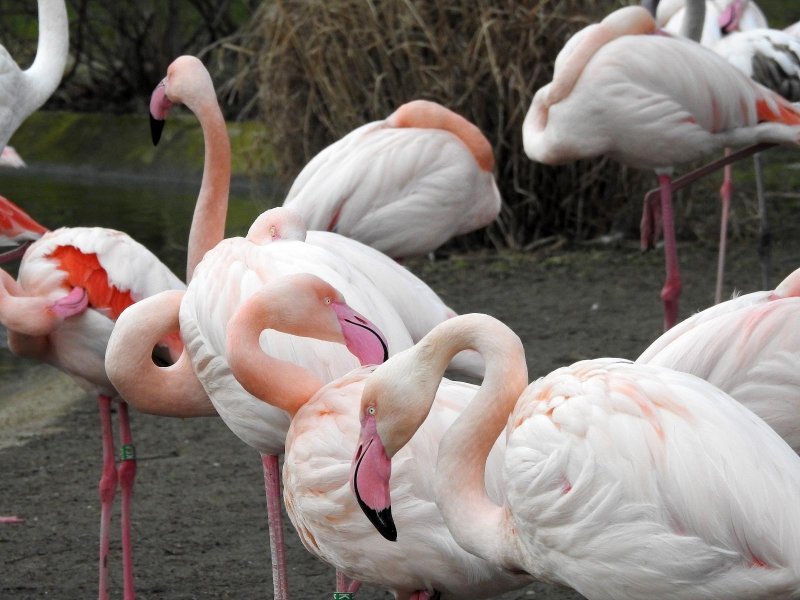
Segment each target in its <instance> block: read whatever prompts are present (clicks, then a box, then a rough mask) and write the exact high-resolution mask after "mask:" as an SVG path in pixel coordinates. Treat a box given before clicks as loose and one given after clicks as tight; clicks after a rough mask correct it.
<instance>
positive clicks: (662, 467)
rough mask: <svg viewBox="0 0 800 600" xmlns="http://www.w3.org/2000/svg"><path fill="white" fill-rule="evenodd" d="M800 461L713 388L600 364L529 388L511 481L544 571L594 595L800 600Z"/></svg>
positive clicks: (513, 444)
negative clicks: (792, 598) (799, 598)
mask: <svg viewBox="0 0 800 600" xmlns="http://www.w3.org/2000/svg"><path fill="white" fill-rule="evenodd" d="M798 460H799V459H798V457H797V455H796V454H795V453H794V452H793V451H792V450H791V449H790V448H789V447H788V446H787V445H786V444H785V443H784V442H783V440H781V439H780V437H778V436H777V435H776V434H775V432H774V431H772V430H771V429H770V428H769V427H768V426H767V425H766V424H765V423H764V422H763V421H761V420H760V419H758V418H757V417H756V416H755V415H754V414H753V413H752V412H750V411H749V410H747V409H746V408H744V407H743V406H741V405H740V404H738V403H737V402H735V401H733V400H732V399H731V398H730V397H729V396H727V395H726V394H725V393H723V392H721V391H719V390H717V389H716V388H714V387H713V386H712V385H710V384H708V383H707V382H705V381H703V380H701V379H699V378H697V377H694V376H691V375H687V374H685V373H680V372H677V371H674V370H672V369H665V368H661V367H655V366H651V365H636V364H631V363H628V362H627V361H621V360H615V359H600V360H595V361H583V362H579V363H576V364H575V365H572V366H571V367H565V368H562V369H558V370H556V371H554V372H553V373H551V374H550V375H548V376H546V377H544V378H542V379H540V380H538V381H537V382H534V383H533V384H531V386H529V388H528V389H527V390H526V392H525V393H524V394H523V396H522V397H521V398H520V400H519V402H518V404H517V407H516V409H515V410H514V412H513V413H512V415H511V416H510V418H509V434H508V445H507V449H506V454H505V477H506V481H507V495H508V504H509V510H510V511H511V513H512V519H513V523H514V527H515V528H517V530H518V531H519V535H518V538H519V543H520V544H521V545H524V547H525V549H526V551H527V555H528V557H529V563H528V564H529V568H530V569H532V570H531V571H530V572H531V573H533V574H534V575H535V574H536V572H537V569H539V568H542V567H543V568H544V570H545V572H551V573H555V574H557V577H558V578H559V579H560V580H561V581H562V582H566V583H568V584H569V585H571V586H573V587H575V589H577V590H578V591H579V592H582V593H584V594H585V595H587V596H589V597H609V598H611V597H614V598H634V597H644V596H645V595H652V596H654V597H671V598H701V597H703V598H710V597H719V596H725V597H730V598H740V597H771V595H777V596H781V597H789V595H790V594H791V593H792V592H793V591H794V592H796V589H797V582H798V578H800V572H798V565H800V546H798V544H797V543H796V540H797V539H800V538H798V537H797V536H798V535H800V503H798V500H800V468H798V466H799V464H800V463H798ZM776 492H777V493H776ZM609 572H615V573H617V574H619V576H615V577H609V576H608V574H609ZM754 590H758V591H757V592H754ZM759 594H760V595H759Z"/></svg>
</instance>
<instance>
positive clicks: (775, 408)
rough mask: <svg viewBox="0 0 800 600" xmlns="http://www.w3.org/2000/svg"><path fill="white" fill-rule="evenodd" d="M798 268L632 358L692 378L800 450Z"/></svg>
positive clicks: (672, 331) (683, 325) (704, 315)
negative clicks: (770, 287)
mask: <svg viewBox="0 0 800 600" xmlns="http://www.w3.org/2000/svg"><path fill="white" fill-rule="evenodd" d="M797 331H800V269H798V270H796V271H794V272H793V273H791V274H790V275H789V276H788V277H786V279H784V280H783V281H782V282H781V284H780V285H779V286H778V287H777V288H775V290H772V291H763V292H753V293H752V294H746V295H743V296H739V297H737V298H734V299H733V300H728V301H727V302H723V303H721V304H717V305H715V306H712V307H711V308H707V309H706V310H704V311H702V312H699V313H697V314H695V315H692V316H691V317H689V318H688V319H686V320H684V321H682V322H680V323H678V324H677V325H676V326H675V327H673V328H672V329H670V330H669V331H667V332H666V333H664V334H663V335H662V336H661V337H659V338H658V339H657V340H655V341H654V342H653V343H652V344H650V346H649V347H648V348H647V349H646V350H645V351H644V352H643V353H642V354H641V356H639V358H638V359H636V362H637V363H643V364H651V365H659V366H663V367H669V368H671V369H676V370H678V371H683V372H685V373H691V374H693V375H697V376H698V377H701V378H702V379H705V380H706V381H708V382H709V383H712V384H713V385H715V386H717V387H718V388H719V389H721V390H722V391H724V392H726V393H728V394H730V395H731V396H733V398H735V399H736V400H737V401H738V402H740V403H742V404H743V405H744V406H746V407H747V408H749V409H750V410H752V411H753V412H754V413H755V414H757V415H758V416H759V417H761V418H762V419H763V420H764V421H765V422H766V423H767V425H769V426H770V427H772V428H773V429H774V430H775V431H776V432H777V433H778V435H780V436H781V437H782V438H783V439H784V440H785V441H786V443H787V444H789V445H790V446H791V447H792V448H793V449H794V450H795V451H796V452H800V370H798V369H797V361H798V358H800V340H798V339H797V335H796V332H797Z"/></svg>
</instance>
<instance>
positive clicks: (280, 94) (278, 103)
mask: <svg viewBox="0 0 800 600" xmlns="http://www.w3.org/2000/svg"><path fill="white" fill-rule="evenodd" d="M617 5H618V3H617V2H614V1H613V0H595V1H590V0H527V1H523V0H504V1H503V2H497V1H492V0H450V1H448V2H432V1H428V2H412V1H410V0H337V1H336V2H329V1H326V0H287V1H275V2H264V3H263V4H262V5H261V6H260V8H259V9H258V11H257V12H256V14H255V15H254V18H253V20H252V22H251V26H250V30H249V32H248V38H247V39H248V40H249V47H250V48H251V49H252V51H253V61H254V62H253V63H252V65H251V66H250V67H249V69H248V70H247V71H245V72H247V73H248V76H247V77H244V78H243V79H244V80H247V81H250V80H251V79H252V76H253V74H254V73H257V78H258V90H259V91H258V99H259V106H260V108H261V112H262V116H263V118H264V119H265V120H266V123H267V127H268V135H269V136H270V145H271V146H272V147H273V148H275V150H276V151H275V158H276V160H277V161H278V165H277V167H278V170H279V172H280V173H282V174H283V175H284V176H286V177H293V176H294V175H296V174H297V173H298V172H299V171H300V169H301V168H302V167H303V165H305V163H306V162H307V161H308V160H310V159H311V157H313V156H314V155H315V154H316V153H317V152H318V151H319V150H321V149H322V148H324V147H325V146H326V145H328V144H330V143H331V142H333V141H335V140H336V139H338V138H339V137H341V136H343V135H345V134H347V133H348V132H349V131H351V130H352V129H354V128H356V127H358V126H359V125H361V124H363V123H365V122H367V121H373V120H377V119H383V118H385V117H386V116H388V115H389V114H390V113H391V112H392V111H393V110H394V109H395V108H396V107H397V106H398V105H400V104H402V103H403V102H406V101H408V100H411V99H414V98H426V99H430V100H435V101H437V102H440V103H441V104H444V105H445V106H448V107H449V108H451V109H453V110H455V111H456V112H459V113H460V114H462V115H464V116H465V117H467V118H469V119H470V120H472V121H473V122H474V123H476V124H477V125H478V126H479V127H480V128H481V130H482V131H483V132H484V133H485V134H486V136H487V137H488V138H489V140H490V141H491V142H492V144H493V146H494V151H495V158H496V163H497V166H496V176H497V180H498V184H499V186H500V190H501V192H502V194H503V198H504V206H503V210H502V213H501V216H500V218H499V220H498V222H497V224H496V225H494V226H492V227H491V228H489V229H488V230H487V231H486V232H483V233H481V234H480V235H477V234H473V235H472V236H470V237H469V239H468V243H470V244H471V245H475V244H485V243H486V242H488V241H491V242H492V243H494V244H495V245H507V246H511V247H517V248H524V247H529V246H530V245H531V244H538V243H541V242H542V241H543V240H547V239H551V237H552V236H566V237H568V238H570V239H583V238H586V237H588V236H592V235H595V234H597V233H602V232H605V231H606V230H608V228H609V227H610V225H611V222H612V219H614V217H615V215H617V214H619V211H620V208H621V207H623V206H624V205H625V204H626V202H627V198H628V196H629V195H630V194H631V187H632V185H633V183H632V182H631V180H630V177H629V176H628V175H627V173H626V171H625V170H624V169H623V168H622V167H621V166H620V165H618V164H617V163H614V162H612V161H609V160H607V159H598V160H593V161H580V162H577V163H574V164H571V165H567V166H563V167H558V168H551V167H547V166H543V165H540V164H536V163H533V162H532V161H530V160H529V159H528V158H527V157H526V156H525V154H524V152H523V149H522V133H521V126H522V121H523V119H524V117H525V114H526V112H527V110H528V106H529V104H530V102H531V99H532V98H533V94H534V92H535V91H536V90H537V89H538V88H539V87H541V86H542V85H544V84H545V83H547V82H548V81H549V80H550V78H551V76H552V71H553V61H554V59H555V56H556V54H557V53H558V51H559V50H560V49H561V47H562V46H563V45H564V43H565V42H566V40H567V39H568V38H569V36H570V35H571V34H573V33H574V32H575V31H577V30H579V29H581V28H582V27H584V26H585V25H587V24H588V23H590V22H592V21H596V20H598V19H599V18H601V17H602V16H603V15H605V14H607V13H608V12H609V11H611V10H613V9H614V8H616V6H617ZM243 73H244V72H243ZM637 193H638V192H637Z"/></svg>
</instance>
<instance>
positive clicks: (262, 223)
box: [247, 206, 307, 245]
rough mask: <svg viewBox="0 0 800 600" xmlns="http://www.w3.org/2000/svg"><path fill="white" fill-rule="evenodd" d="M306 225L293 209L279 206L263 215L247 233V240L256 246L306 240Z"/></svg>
mask: <svg viewBox="0 0 800 600" xmlns="http://www.w3.org/2000/svg"><path fill="white" fill-rule="evenodd" d="M306 233H307V230H306V224H305V223H304V222H303V218H302V217H301V216H300V215H299V214H298V213H297V212H295V211H294V210H292V209H291V208H286V207H285V206H277V207H275V208H270V209H269V210H267V211H264V212H263V213H261V214H260V215H259V216H258V218H257V219H256V220H255V221H253V224H252V225H251V226H250V229H249V230H248V231H247V239H248V240H250V241H251V242H253V243H254V244H259V245H263V244H268V243H269V242H276V241H278V240H297V241H300V242H304V241H305V239H306Z"/></svg>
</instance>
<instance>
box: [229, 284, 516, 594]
mask: <svg viewBox="0 0 800 600" xmlns="http://www.w3.org/2000/svg"><path fill="white" fill-rule="evenodd" d="M343 302H344V300H343V298H342V297H341V295H340V294H339V293H338V292H337V291H336V290H335V289H334V288H333V287H331V286H330V285H328V284H327V283H324V282H323V281H321V280H320V279H318V278H316V277H313V276H310V275H295V276H288V277H283V278H280V279H275V280H273V281H272V282H269V283H268V284H267V285H265V286H264V287H263V288H261V289H260V290H259V291H257V292H256V293H255V294H253V295H252V296H250V298H248V299H247V301H245V302H244V303H242V304H241V305H240V306H239V308H238V309H237V311H236V312H235V313H234V315H233V316H232V317H231V319H230V321H229V323H228V328H227V333H226V337H227V354H228V360H229V363H230V368H231V371H232V372H233V375H234V376H235V377H236V379H237V380H238V381H239V382H240V383H241V384H242V386H243V387H244V388H245V389H246V390H247V391H248V392H249V393H251V394H252V395H253V396H255V397H256V398H259V399H260V400H262V401H264V402H266V403H268V404H270V405H272V406H275V407H277V408H280V409H281V410H283V411H285V412H287V413H288V414H289V415H290V416H291V419H292V422H291V425H290V427H289V432H288V434H287V437H286V451H285V455H284V467H283V483H284V498H285V501H286V509H287V512H288V514H289V517H290V518H291V520H292V523H293V524H294V526H295V529H296V530H297V532H298V533H299V534H300V538H301V540H302V541H303V543H304V544H305V546H306V548H307V549H308V550H309V552H311V553H312V554H314V555H315V556H317V557H318V558H320V559H322V560H323V561H325V562H328V563H330V564H332V565H333V566H335V567H336V569H337V570H338V571H339V572H343V573H345V574H346V575H347V576H348V577H350V578H353V579H354V580H355V581H356V582H363V583H370V584H373V585H378V586H381V587H388V588H390V589H391V591H392V593H393V594H394V596H395V597H396V598H400V599H407V598H415V599H419V600H422V599H424V598H433V597H435V596H434V594H435V593H437V592H438V593H442V594H446V597H459V598H485V597H489V596H494V595H496V594H498V593H501V592H503V591H505V590H509V589H513V588H517V587H521V586H523V585H526V584H528V583H530V579H529V578H528V577H526V576H519V575H514V574H512V573H509V572H507V571H505V570H504V569H498V568H496V567H493V566H491V565H489V564H488V563H486V562H485V561H484V560H482V559H479V558H476V557H474V556H472V555H470V554H468V553H467V552H465V551H463V550H461V549H460V548H459V547H458V546H457V545H456V543H455V542H454V540H453V539H452V537H451V536H450V534H449V533H448V531H447V528H446V527H445V526H444V523H443V521H442V518H441V515H440V514H439V511H438V510H437V509H436V506H435V504H434V502H433V497H432V494H431V492H432V489H431V487H430V486H429V485H427V484H426V483H425V479H426V477H430V476H431V475H432V474H433V466H434V464H435V462H436V442H437V440H438V439H439V438H440V437H441V436H442V434H443V433H444V431H445V430H446V429H447V427H449V425H450V424H451V423H452V422H453V421H454V420H455V418H456V417H457V416H458V414H459V412H460V410H461V409H462V408H463V407H464V406H465V402H466V400H467V397H468V396H467V395H466V394H462V397H460V398H456V399H455V400H451V402H450V403H449V404H447V405H444V406H442V407H440V408H442V410H440V411H439V413H437V418H436V419H430V420H428V421H426V424H425V427H424V429H423V431H422V432H421V433H420V435H419V436H417V437H416V438H415V440H417V441H418V442H419V443H418V444H410V445H409V447H407V448H406V449H405V450H404V452H403V453H402V455H401V456H398V459H397V461H396V463H395V465H396V469H395V479H394V481H393V483H395V484H396V485H395V486H394V491H395V493H396V496H395V497H396V499H397V504H398V505H399V506H400V507H401V508H400V512H399V513H398V522H401V523H405V525H406V526H407V527H408V528H410V529H413V530H414V534H413V535H411V536H407V537H405V539H403V540H401V541H400V542H399V543H397V544H390V543H387V542H386V541H385V540H383V539H381V537H380V536H379V535H378V533H377V532H376V531H375V530H374V528H373V527H371V526H370V525H369V523H367V521H366V520H364V519H363V517H361V514H360V511H359V508H358V504H357V502H356V500H355V498H353V496H352V495H351V494H350V491H349V489H348V488H349V485H348V479H349V477H348V475H349V468H350V459H351V457H352V455H353V451H354V450H355V444H356V440H357V439H358V428H359V424H358V419H357V410H358V398H359V397H360V395H361V391H362V386H363V382H364V379H365V378H366V376H367V375H368V374H369V373H370V372H371V370H372V368H371V367H368V368H362V369H356V370H353V371H351V372H350V373H348V374H346V375H344V376H343V377H341V378H339V379H336V380H335V381H333V382H331V383H329V384H328V385H326V386H325V387H323V382H322V381H321V380H320V379H319V378H317V377H316V376H315V375H314V373H312V372H310V371H308V370H305V369H302V368H299V370H298V367H295V366H294V365H288V366H287V363H285V362H284V361H281V360H280V359H277V358H274V357H273V356H270V355H269V354H266V353H264V352H262V350H261V346H260V343H259V337H260V335H262V334H261V332H262V331H263V330H264V329H275V330H278V331H283V332H285V333H290V334H293V335H301V336H306V337H313V338H317V339H325V340H330V341H334V342H338V343H339V344H348V347H350V348H351V352H354V353H357V350H358V349H353V348H352V347H351V346H352V345H351V344H349V343H348V337H349V335H348V333H347V332H346V329H347V327H352V324H350V323H349V321H348V320H347V319H343V318H342V316H341V314H342V312H347V311H343V310H342V309H341V308H339V306H340V305H341V304H342V303H343ZM343 331H344V332H345V333H344V334H343V333H342V332H343ZM377 342H378V340H377V338H373V339H372V343H373V345H375V348H374V350H373V352H372V359H370V358H369V357H366V358H364V359H362V361H361V362H362V363H364V364H370V363H373V362H374V357H375V356H378V355H380V351H381V346H380V345H378V344H377ZM362 353H363V350H362ZM320 388H321V389H320ZM465 389H466V388H465ZM331 440H336V442H335V443H332V442H331ZM495 466H499V463H495ZM488 477H489V478H490V479H494V476H493V475H492V474H489V475H488ZM357 587H358V586H357V585H356V586H354V587H351V588H350V589H351V590H354V589H357ZM436 597H438V596H436Z"/></svg>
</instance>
